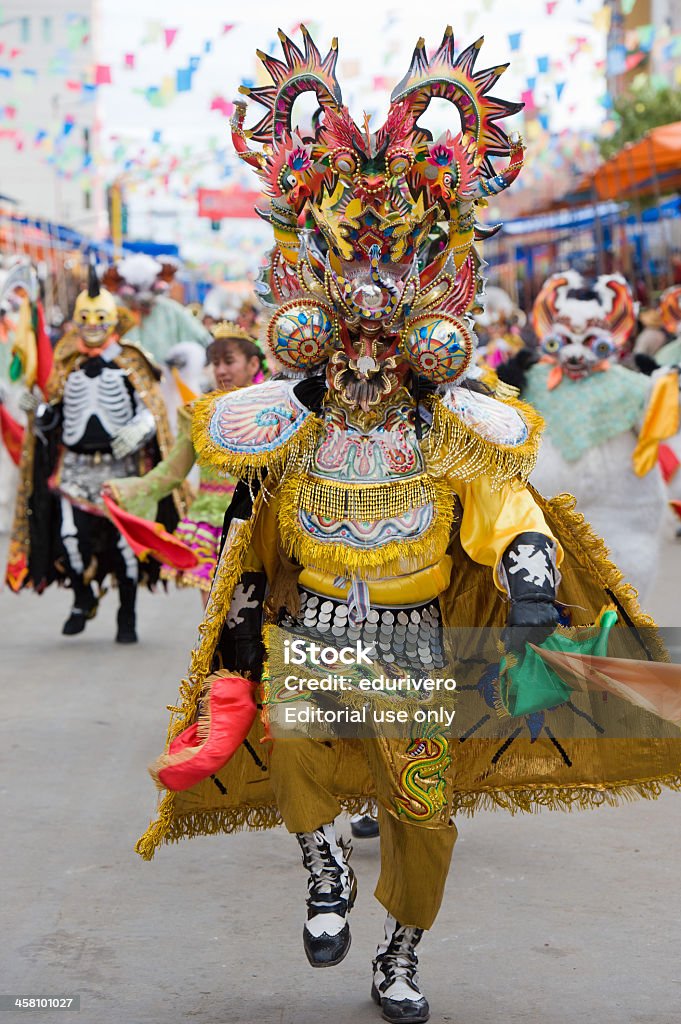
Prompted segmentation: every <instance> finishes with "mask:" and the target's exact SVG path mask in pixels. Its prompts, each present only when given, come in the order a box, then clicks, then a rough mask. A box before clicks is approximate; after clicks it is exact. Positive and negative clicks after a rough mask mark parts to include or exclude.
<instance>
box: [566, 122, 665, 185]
mask: <svg viewBox="0 0 681 1024" xmlns="http://www.w3.org/2000/svg"><path fill="white" fill-rule="evenodd" d="M587 189H591V190H593V191H592V194H595V197H597V198H598V199H619V200H621V199H628V198H629V197H630V196H635V195H637V196H644V195H657V194H658V193H660V194H665V193H668V192H674V191H676V190H677V189H681V121H675V122H674V123H673V124H663V125H660V127H659V128H652V129H651V130H650V131H649V132H646V134H645V135H644V136H643V138H642V139H640V140H639V141H638V142H631V143H628V144H627V145H626V146H624V148H623V149H621V150H620V151H619V153H617V154H616V155H615V156H613V157H611V158H610V159H609V160H606V161H605V163H602V164H601V166H600V167H598V168H597V169H596V170H595V171H594V172H593V173H592V174H590V175H588V176H587V177H586V178H585V179H584V181H583V182H582V183H581V184H580V187H579V189H578V193H579V192H582V191H583V190H587Z"/></svg>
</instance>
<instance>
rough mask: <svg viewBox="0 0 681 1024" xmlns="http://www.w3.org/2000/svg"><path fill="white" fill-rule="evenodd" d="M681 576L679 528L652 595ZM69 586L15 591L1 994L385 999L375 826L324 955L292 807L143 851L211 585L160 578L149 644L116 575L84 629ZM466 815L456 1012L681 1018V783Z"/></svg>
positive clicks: (245, 1023)
mask: <svg viewBox="0 0 681 1024" xmlns="http://www.w3.org/2000/svg"><path fill="white" fill-rule="evenodd" d="M680 581H681V541H679V542H675V541H674V540H673V539H672V537H671V531H670V534H669V539H668V542H667V544H666V547H665V557H664V560H663V567H662V573H661V576H660V578H659V581H658V584H657V587H656V590H655V594H654V597H653V600H652V601H651V602H650V608H651V611H652V612H653V613H654V614H655V615H656V616H657V618H658V621H660V622H661V623H663V624H665V625H681V608H680V606H679V594H680V589H679V588H680V586H681V583H680ZM69 603H70V601H69V595H68V594H67V593H65V592H63V591H57V590H56V589H55V588H52V589H51V590H50V591H49V592H48V593H47V594H45V595H44V596H43V597H41V598H40V599H38V598H37V597H35V595H33V594H30V593H25V594H22V595H20V596H18V597H17V596H14V595H11V594H9V593H7V592H4V593H2V594H0V622H1V623H2V634H1V635H2V642H1V643H2V657H1V662H0V675H1V678H2V686H1V689H0V693H1V696H2V703H1V708H2V713H1V715H0V729H1V730H2V735H1V738H0V744H1V746H0V750H1V751H2V755H1V756H2V775H1V779H0V792H1V795H2V805H1V806H2V817H1V819H0V846H1V850H2V861H1V863H2V869H1V873H0V880H1V883H2V897H1V907H2V911H1V916H2V925H1V931H0V995H1V994H17V995H18V994H21V995H42V996H45V995H79V996H80V1005H81V1009H80V1011H79V1012H78V1013H76V1014H74V1016H73V1017H70V1016H66V1017H65V1018H64V1015H63V1014H62V1013H58V1012H56V1011H35V1012H34V1013H32V1015H31V1018H30V1019H31V1020H34V1021H38V1022H40V1021H53V1020H62V1021H63V1020H65V1021H66V1022H68V1021H69V1020H71V1019H73V1020H75V1021H77V1022H78V1024H169V1022H170V1024H174V1022H180V1021H189V1022H194V1024H319V1022H321V1021H324V1022H325V1024H346V1022H350V1021H352V1022H353V1024H365V1022H367V1024H368V1022H376V1021H377V1020H379V1019H380V1015H379V1013H378V1011H377V1010H376V1008H375V1007H374V1006H373V1004H372V1003H371V1002H370V1000H369V988H370V962H371V957H372V954H373V951H374V948H375V945H376V942H377V941H378V939H379V937H380V935H381V931H382V922H383V917H384V914H383V911H382V909H381V907H380V906H379V905H378V903H377V902H376V901H375V899H374V898H373V895H372V893H373V887H374V884H375V880H376V876H377V870H378V844H377V842H376V841H372V840H368V841H367V840H365V841H359V842H357V841H356V842H355V852H354V854H353V865H354V867H355V870H356V871H357V874H358V879H359V898H358V903H357V906H356V907H355V910H354V911H353V914H352V919H351V923H352V931H353V944H352V948H351V950H350V953H349V955H348V957H347V959H346V960H345V961H344V962H343V963H342V964H341V965H340V966H338V967H336V968H333V969H329V970H325V971H319V970H317V971H313V970H311V969H310V967H309V966H308V964H307V960H306V958H305V956H304V953H303V950H302V942H301V931H302V923H303V916H304V898H305V874H304V872H303V869H302V867H301V864H300V857H299V851H298V846H297V844H296V842H295V840H294V839H293V838H292V837H291V836H289V835H288V834H287V833H286V832H285V831H284V830H283V829H275V830H272V831H270V832H265V833H243V834H240V835H236V836H216V837H206V838H200V839H193V840H191V841H185V842H182V843H180V844H178V845H173V846H167V847H163V848H162V849H161V850H160V851H159V852H158V853H157V855H156V858H155V860H154V861H153V862H151V863H145V862H144V861H142V860H141V858H139V857H138V856H137V855H136V854H135V853H134V850H133V847H134V843H135V840H136V839H137V837H138V836H139V835H140V833H141V832H142V831H143V830H144V828H145V827H146V824H147V822H148V821H149V818H150V817H151V816H152V815H153V811H154V806H155V800H156V793H155V789H154V786H153V784H152V783H151V781H150V779H149V777H148V775H147V773H146V765H147V763H148V762H149V761H151V760H152V759H153V758H154V756H155V755H156V754H157V753H159V752H160V750H161V747H162V743H163V738H164V736H165V730H166V724H167V712H166V710H165V706H166V705H167V704H169V703H174V701H175V698H176V693H177V683H178V680H179V679H180V677H181V675H182V674H183V672H184V670H185V667H186V663H187V656H188V652H189V650H190V648H191V646H192V645H193V642H194V637H195V629H196V625H197V623H198V621H199V619H200V605H199V598H198V595H197V594H196V593H194V592H181V591H180V592H178V591H171V592H168V593H167V594H162V593H159V594H156V595H149V594H146V593H145V594H142V595H141V598H140V637H141V642H140V644H139V645H138V646H136V647H120V646H118V645H116V644H114V643H113V635H114V615H115V604H116V602H115V597H114V596H113V595H109V596H108V597H107V598H106V599H105V601H104V602H103V606H102V608H101V611H100V614H99V615H98V617H97V619H96V620H95V621H94V622H92V623H91V624H90V625H89V626H88V628H87V631H86V633H85V634H83V635H82V636H81V637H76V638H64V637H62V636H61V635H60V629H61V624H62V621H63V619H64V618H65V617H66V614H67V611H68V607H69ZM458 824H459V828H460V840H459V843H458V845H457V847H456V850H455V854H454V862H453V866H452V871H451V874H450V878H449V884H448V891H447V894H446V897H445V902H444V907H443V909H442V912H441V914H440V916H439V918H438V920H437V922H436V925H435V927H434V928H433V929H432V931H431V932H430V933H429V934H428V935H427V936H426V937H425V938H424V940H423V943H422V953H421V960H422V964H421V977H422V981H423V985H424V988H425V991H426V993H427V995H428V997H429V999H430V1002H431V1007H432V1018H431V1019H432V1021H433V1022H434V1024H441V1022H445V1021H447V1022H453V1024H521V1022H522V1024H575V1022H581V1021H589V1022H590V1021H597V1022H598V1024H675V1022H679V1021H681V972H680V971H679V948H680V947H681V914H680V913H679V885H678V868H679V850H680V849H681V795H674V794H665V795H664V796H662V798H661V799H659V800H658V801H655V802H649V801H639V802H636V803H632V804H626V805H624V806H621V807H617V808H603V809H600V810H598V811H588V812H581V813H573V814H569V815H568V814H560V813H542V814H538V815H531V816H524V815H520V816H517V817H510V816H509V815H507V814H504V813H501V812H498V813H481V814H480V815H478V816H476V818H475V819H474V820H468V819H464V820H461V821H460V822H459V823H458ZM343 829H344V831H345V832H346V833H347V832H348V826H347V822H345V823H344V824H343ZM7 1019H8V1024H9V1021H10V1020H14V1018H13V1017H11V1016H10V1015H9V1014H8V1016H7Z"/></svg>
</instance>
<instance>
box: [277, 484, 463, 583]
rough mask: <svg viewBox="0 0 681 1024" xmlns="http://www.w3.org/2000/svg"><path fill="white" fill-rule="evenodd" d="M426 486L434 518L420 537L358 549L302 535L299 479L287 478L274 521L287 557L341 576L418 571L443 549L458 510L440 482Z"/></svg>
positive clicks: (453, 496) (448, 490)
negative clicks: (374, 571) (299, 509)
mask: <svg viewBox="0 0 681 1024" xmlns="http://www.w3.org/2000/svg"><path fill="white" fill-rule="evenodd" d="M430 486H432V488H433V498H432V499H431V500H432V501H433V506H434V516H433V521H432V522H431V524H430V526H428V527H427V529H426V530H424V532H423V533H422V534H420V535H419V536H418V537H415V538H414V539H413V540H408V539H407V540H393V541H389V542H388V543H387V544H384V545H381V546H375V547H372V548H369V549H360V548H355V547H351V546H350V545H349V544H347V543H344V544H340V543H334V542H333V541H322V540H317V539H315V538H313V537H310V536H308V535H307V534H306V533H304V532H303V528H302V526H301V524H300V521H299V519H298V504H297V497H298V488H299V478H296V477H289V478H288V479H287V480H286V481H284V483H283V484H282V486H281V488H280V491H279V494H280V503H279V511H278V520H277V521H278V524H279V530H280V532H281V539H282V543H283V545H284V548H285V550H286V552H287V554H288V555H289V557H291V558H294V559H295V560H296V561H297V562H298V563H299V564H300V565H306V566H311V567H314V568H317V569H321V570H323V571H325V572H332V573H335V574H336V575H341V576H347V575H348V573H354V572H358V571H360V570H362V571H366V570H372V569H374V570H378V569H380V570H381V571H382V573H384V574H385V575H391V574H400V573H404V572H409V571H410V570H411V571H415V570H417V569H421V568H423V566H424V565H426V564H429V563H430V562H432V561H433V552H444V551H445V550H446V548H447V544H448V543H449V537H450V534H451V529H452V520H453V518H454V509H455V506H456V507H458V502H457V499H456V496H455V494H454V493H453V491H452V490H451V488H450V487H449V486H448V485H447V484H446V483H445V482H444V481H438V480H431V481H430ZM339 518H347V516H339ZM378 518H380V516H379V517H378Z"/></svg>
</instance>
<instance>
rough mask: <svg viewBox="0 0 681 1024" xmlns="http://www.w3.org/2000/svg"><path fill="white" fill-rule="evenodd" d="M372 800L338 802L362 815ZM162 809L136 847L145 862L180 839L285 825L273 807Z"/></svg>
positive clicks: (362, 797)
mask: <svg viewBox="0 0 681 1024" xmlns="http://www.w3.org/2000/svg"><path fill="white" fill-rule="evenodd" d="M373 799H374V795H373V794H363V795H360V796H347V797H340V798H339V803H340V805H341V808H342V810H343V811H345V813H346V814H361V813H362V812H363V810H364V808H366V806H367V804H368V803H369V801H371V800H373ZM164 802H165V801H164ZM161 808H162V809H161V810H159V816H158V818H157V820H156V821H155V822H153V823H152V824H151V825H150V826H149V828H148V830H147V831H146V832H145V833H144V835H143V836H142V838H141V839H140V840H139V841H138V843H137V845H136V847H135V849H136V851H137V853H139V855H140V856H141V857H142V858H143V859H144V860H152V859H153V857H154V854H155V853H156V850H157V848H158V847H159V846H160V845H161V843H178V842H180V840H181V839H191V838H193V837H194V836H214V835H218V834H219V833H225V834H226V835H231V834H232V833H234V832H242V831H243V830H244V829H249V830H250V831H254V832H262V831H265V829H268V828H275V827H276V826H277V825H283V823H284V821H283V818H282V816H281V814H280V813H279V810H278V808H277V806H276V804H263V805H261V806H251V807H248V806H244V804H240V805H239V806H238V807H225V808H221V809H219V810H217V809H216V810H213V811H194V812H192V813H191V814H182V815H177V816H173V814H172V810H168V808H163V805H161Z"/></svg>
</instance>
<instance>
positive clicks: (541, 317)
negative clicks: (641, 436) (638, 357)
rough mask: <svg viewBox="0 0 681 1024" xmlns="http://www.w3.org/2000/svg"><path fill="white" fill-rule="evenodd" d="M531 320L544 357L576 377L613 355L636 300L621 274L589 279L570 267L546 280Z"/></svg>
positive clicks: (631, 321)
mask: <svg viewBox="0 0 681 1024" xmlns="http://www.w3.org/2000/svg"><path fill="white" fill-rule="evenodd" d="M532 322H533V326H534V330H535V333H536V335H537V338H538V339H539V344H540V347H541V351H542V353H543V355H544V358H545V359H546V360H548V361H551V362H554V363H556V364H557V365H558V366H559V367H560V368H561V370H562V371H563V372H564V373H565V374H566V375H567V376H568V377H570V378H572V379H573V380H580V379H582V378H583V377H587V376H589V375H590V374H592V373H594V372H596V371H597V370H599V369H603V368H604V367H605V366H606V365H607V364H608V362H609V361H610V360H613V359H615V358H616V357H617V353H618V351H619V350H620V349H621V348H622V347H623V346H624V345H625V343H626V342H627V340H628V339H629V337H630V335H631V333H632V331H633V330H634V327H635V326H636V304H635V302H634V299H633V296H632V294H631V292H630V290H629V286H628V285H627V282H626V281H625V280H624V278H623V277H621V276H620V275H619V274H603V275H601V277H598V278H597V279H596V280H595V281H594V282H593V283H592V284H590V283H589V282H588V281H586V280H585V279H584V278H583V277H582V275H581V274H578V273H577V272H576V271H574V270H568V271H566V272H565V273H563V274H553V275H552V276H551V277H550V278H549V279H548V280H547V281H546V282H545V283H544V285H543V287H542V289H541V291H540V293H539V295H538V296H537V299H536V301H535V304H534V308H533V311H532Z"/></svg>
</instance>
